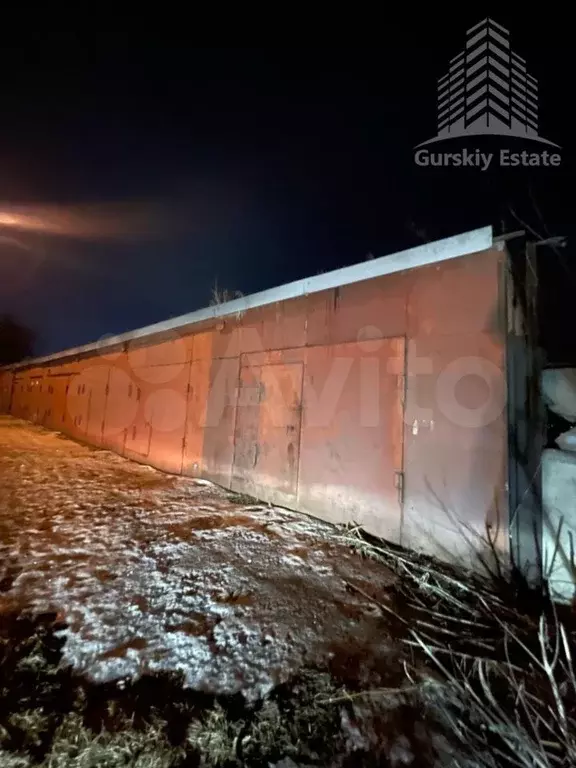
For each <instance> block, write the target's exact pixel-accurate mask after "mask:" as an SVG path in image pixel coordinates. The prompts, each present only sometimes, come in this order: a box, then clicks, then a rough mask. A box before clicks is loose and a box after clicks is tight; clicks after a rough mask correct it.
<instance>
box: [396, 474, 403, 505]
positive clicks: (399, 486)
mask: <svg viewBox="0 0 576 768" xmlns="http://www.w3.org/2000/svg"><path fill="white" fill-rule="evenodd" d="M394 488H396V490H397V491H398V504H403V503H404V472H394Z"/></svg>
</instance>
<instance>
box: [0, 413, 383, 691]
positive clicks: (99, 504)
mask: <svg viewBox="0 0 576 768" xmlns="http://www.w3.org/2000/svg"><path fill="white" fill-rule="evenodd" d="M242 501H244V502H246V500H245V499H238V497H235V495H234V494H232V493H229V492H227V491H225V490H223V489H221V488H218V487H216V486H214V485H212V484H210V483H207V482H206V481H197V480H193V479H188V478H182V477H174V476H170V475H166V474H163V473H161V472H158V471H156V470H154V469H151V468H150V467H146V466H143V465H140V464H137V463H134V462H130V461H127V460H125V459H123V458H121V457H119V456H116V455H115V454H112V453H110V452H108V451H100V450H94V449H92V448H90V447H88V446H84V445H80V444H77V443H75V442H73V441H71V440H69V439H67V438H65V437H63V436H62V435H59V434H57V433H51V432H48V431H46V430H44V429H41V428H39V427H36V426H33V425H31V424H28V423H26V422H23V421H20V420H17V419H13V418H10V417H0V611H6V612H7V611H12V610H14V609H15V608H17V609H22V610H31V611H33V612H35V613H37V612H43V611H48V610H54V611H57V612H58V613H59V614H60V615H61V617H62V618H63V619H64V620H65V621H66V622H67V623H68V629H67V630H65V633H66V644H65V646H64V661H65V662H66V663H68V664H71V665H72V666H73V667H74V668H75V669H76V670H78V671H79V672H83V673H86V674H87V675H88V676H89V677H90V678H91V679H93V680H94V681H109V680H114V679H121V678H123V677H134V676H138V675H139V674H142V673H144V672H156V671H181V672H183V673H184V675H185V677H186V680H187V683H188V685H189V686H191V687H193V688H196V689H198V690H203V691H207V692H212V693H223V694H227V693H230V694H233V693H237V692H240V691H242V692H243V693H244V694H245V695H246V696H247V697H248V698H249V699H253V698H257V697H260V696H263V695H265V694H266V693H267V692H268V691H269V690H271V689H272V688H273V687H274V686H275V685H277V684H278V683H281V682H284V681H285V680H287V679H288V678H289V677H290V676H291V675H293V674H294V673H296V672H297V671H298V670H299V669H300V668H302V667H303V666H311V665H312V666H314V665H322V664H325V663H326V662H327V660H328V659H329V658H330V657H331V655H332V654H334V652H335V648H343V647H344V648H345V647H359V646H362V645H364V646H366V647H367V648H368V646H372V647H375V646H379V647H382V645H383V644H385V639H386V626H385V621H384V620H383V618H382V615H381V611H380V610H379V609H378V607H377V606H375V605H374V602H373V601H371V600H370V599H369V597H370V596H372V595H382V594H383V593H384V592H385V591H386V587H387V586H388V585H389V584H390V583H391V579H392V576H391V574H390V573H389V572H388V571H387V570H386V568H385V567H384V566H382V565H380V564H379V563H376V562H374V561H371V560H365V559H362V558H361V557H359V556H358V555H357V554H355V553H354V552H352V551H351V550H350V549H349V548H348V547H347V546H346V545H345V544H344V543H343V542H341V541H340V540H338V537H337V536H336V535H335V532H334V529H332V528H331V527H329V526H327V525H324V524H322V523H321V522H316V521H314V520H311V519H309V518H307V517H306V516H304V515H300V514H296V513H291V512H288V511H286V510H283V509H279V508H275V507H268V506H265V505H258V504H246V503H239V502H242ZM355 588H356V589H355ZM358 590H359V591H358Z"/></svg>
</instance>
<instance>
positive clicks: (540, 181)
mask: <svg viewBox="0 0 576 768" xmlns="http://www.w3.org/2000/svg"><path fill="white" fill-rule="evenodd" d="M482 13H485V11H482V10H481V11H480V12H476V13H475V14H474V13H473V14H468V15H465V14H463V15H461V16H458V14H456V16H455V17H453V18H452V20H451V22H450V27H447V26H446V21H445V17H444V16H443V15H442V17H441V18H433V17H430V18H421V17H420V18H419V19H418V20H413V21H412V22H411V23H410V24H409V25H408V24H406V25H396V26H393V25H389V26H387V27H385V28H384V29H383V30H382V43H381V45H380V47H365V48H293V49H290V48H276V49H265V48H259V49H256V48H253V49H249V48H239V49H230V48H228V49H208V48H207V49H188V50H185V49H174V48H170V49H168V48H160V47H158V48H150V49H147V50H144V49H140V50H123V51H115V52H114V51H112V52H108V53H107V54H106V55H103V54H102V52H101V51H99V52H96V51H94V52H91V51H90V50H88V51H87V50H86V49H84V50H83V51H82V52H80V51H79V52H75V53H74V54H69V55H68V56H67V57H66V60H65V61H64V60H62V61H60V60H57V59H53V58H51V57H46V58H45V59H40V60H39V59H38V58H37V57H30V56H28V55H26V53H25V52H22V51H14V50H12V51H10V52H9V55H8V54H6V53H5V54H4V56H5V57H6V60H5V64H4V66H3V67H2V77H1V80H2V83H1V92H2V113H1V116H0V223H1V221H2V211H5V212H6V211H7V212H8V215H9V214H10V212H13V211H21V210H22V209H24V208H26V209H27V210H30V211H32V210H34V211H37V210H42V211H45V210H50V211H52V210H54V209H53V208H52V206H58V209H57V210H58V211H60V214H61V215H62V216H64V221H65V222H68V224H66V225H65V226H64V229H66V227H67V226H68V225H69V229H70V232H71V234H69V233H63V231H59V232H56V233H54V232H49V231H48V232H47V231H39V230H34V229H19V228H18V227H14V226H11V225H10V224H9V223H8V224H6V225H4V226H0V313H2V312H11V313H13V314H15V315H16V316H17V317H18V318H19V319H20V320H21V321H23V322H25V323H27V324H28V325H30V326H31V327H32V328H33V329H34V330H35V331H36V333H37V334H38V343H37V346H36V350H35V351H36V352H37V353H39V354H40V353H47V352H51V351H56V350H58V349H63V348H66V347H70V346H73V345H77V344H81V343H85V342H89V341H93V340H95V339H98V338H100V337H102V336H103V335H105V334H110V333H116V332H122V331H126V330H130V329H133V328H137V327H140V326H142V325H146V324H148V323H152V322H155V321H159V320H163V319H165V318H167V317H171V316H176V315H179V314H183V313H185V312H190V311H192V310H194V309H198V308H200V307H203V306H206V305H207V304H208V303H209V302H210V298H211V288H212V286H213V285H214V282H215V280H217V281H218V284H219V286H220V287H221V288H226V289H229V290H232V291H235V290H238V291H242V292H243V293H244V294H248V293H252V292H254V291H258V290H261V289H264V288H269V287H272V286H274V285H279V284H282V283H285V282H287V281H290V280H293V279H297V278H300V277H304V276H306V275H310V274H316V273H317V272H319V271H326V270H329V269H334V268H337V267H341V266H344V265H348V264H352V263H355V262H358V261H362V260H363V259H365V258H366V256H367V255H368V254H370V253H371V254H374V255H376V256H379V255H384V254H386V253H392V252H394V251H396V250H399V249H402V248H407V247H410V246H412V245H416V244H419V243H421V242H423V241H424V240H428V239H430V240H433V239H436V238H439V237H445V236H449V235H452V234H456V233H458V232H461V231H464V230H467V229H471V228H474V227H478V226H484V225H486V224H493V225H494V227H495V229H496V230H497V231H501V230H502V228H504V229H505V230H515V229H519V228H520V227H521V225H520V224H519V223H518V221H517V220H516V219H515V217H514V215H513V213H512V212H511V210H510V209H511V208H512V209H513V211H514V212H515V214H516V216H518V217H520V218H522V219H523V220H524V221H526V222H527V223H528V224H529V225H530V226H532V227H533V228H534V229H535V230H536V231H537V232H538V233H542V235H548V234H561V235H567V236H570V235H571V227H572V221H573V218H574V216H573V214H572V210H573V205H574V194H573V181H574V179H573V170H572V140H573V132H572V130H571V128H572V116H571V109H572V105H571V101H572V100H573V95H572V89H571V86H570V83H571V81H572V76H571V74H570V73H571V71H572V63H571V61H570V59H571V57H572V53H571V43H570V42H569V40H568V37H567V34H568V29H569V24H568V22H567V21H566V22H565V23H563V22H562V20H561V19H559V18H558V16H557V15H555V14H552V13H551V14H550V18H544V19H543V18H540V17H538V18H536V17H535V18H528V19H526V18H524V19H522V20H519V19H516V18H514V17H507V16H506V15H503V14H501V13H496V14H493V18H494V19H495V20H496V21H498V22H500V23H501V24H503V25H504V26H506V27H507V28H508V29H509V30H510V33H511V43H512V47H513V49H514V50H515V51H516V52H517V53H519V54H520V55H522V56H524V57H525V58H526V59H527V62H528V69H529V71H530V72H531V74H532V75H534V76H535V77H536V78H537V79H538V80H539V89H540V99H539V102H540V131H539V132H540V135H542V136H544V137H546V138H548V139H550V140H551V141H554V142H555V143H557V144H559V145H561V147H562V149H561V150H560V152H561V155H562V164H561V166H560V167H551V168H531V169H524V168H513V169H506V170H503V169H498V168H490V169H489V170H488V171H485V172H483V171H481V170H479V169H475V168H473V169H463V168H447V169H440V168H420V167H418V166H416V164H415V163H414V159H413V147H414V146H415V145H416V144H418V143H419V142H421V141H424V140H426V139H428V138H431V137H432V136H433V135H435V133H436V78H438V77H440V76H441V75H443V74H444V73H445V72H446V70H447V67H448V62H449V60H450V59H451V58H452V57H453V56H454V55H456V54H457V53H458V52H459V51H460V50H461V49H462V47H463V45H464V40H465V32H466V29H468V28H469V27H470V26H472V25H474V24H475V23H477V22H478V21H480V20H481V19H482ZM414 15H417V14H414ZM565 30H566V31H565ZM39 61H41V64H39ZM506 142H510V143H509V144H507V143H506ZM457 143H458V142H457V141H454V140H453V141H451V142H449V144H451V145H452V146H445V147H444V150H443V151H453V150H454V148H455V144H457ZM522 143H523V142H521V141H520V142H519V141H518V140H511V141H510V140H502V139H500V140H496V139H479V140H478V141H477V142H473V146H478V147H481V148H483V149H485V148H487V149H489V150H490V149H496V151H497V150H498V148H500V147H501V146H508V145H509V146H510V147H511V148H512V147H513V148H514V149H515V150H519V149H521V148H522V147H521V146H520V145H521V144H522ZM464 144H466V146H471V144H470V139H467V140H466V142H462V143H461V146H464ZM523 148H525V149H529V150H538V151H540V150H541V149H542V148H543V147H542V146H541V145H538V146H534V144H533V143H531V142H526V143H525V147H523ZM4 221H8V219H6V217H4ZM572 253H573V240H572V239H571V240H570V243H569V247H568V248H566V249H564V251H563V252H562V253H561V254H560V255H558V254H554V253H553V252H551V253H550V254H549V255H547V256H546V258H548V259H549V261H548V262H547V279H548V281H549V285H550V286H551V287H549V288H548V289H547V296H548V299H550V297H551V296H553V297H554V301H553V302H552V303H553V304H554V305H555V306H556V307H557V308H558V307H560V308H561V307H563V306H567V305H568V304H567V303H569V302H571V301H572V298H571V297H572V296H574V295H576V270H575V269H574V265H573V257H572ZM558 311H560V310H558ZM555 354H557V355H564V354H565V352H564V351H562V352H556V353H555Z"/></svg>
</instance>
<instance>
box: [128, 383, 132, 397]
mask: <svg viewBox="0 0 576 768" xmlns="http://www.w3.org/2000/svg"><path fill="white" fill-rule="evenodd" d="M128 397H132V384H128Z"/></svg>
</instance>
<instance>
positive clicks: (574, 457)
mask: <svg viewBox="0 0 576 768" xmlns="http://www.w3.org/2000/svg"><path fill="white" fill-rule="evenodd" d="M542 502H543V508H544V519H543V533H542V559H543V570H544V575H545V577H546V578H547V579H548V585H549V588H550V591H551V592H552V594H553V595H554V597H555V598H556V599H558V600H562V601H566V602H570V601H571V600H572V599H573V598H574V596H575V593H576V560H575V554H576V454H575V453H570V452H568V451H557V450H553V449H548V450H545V451H543V453H542Z"/></svg>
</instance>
